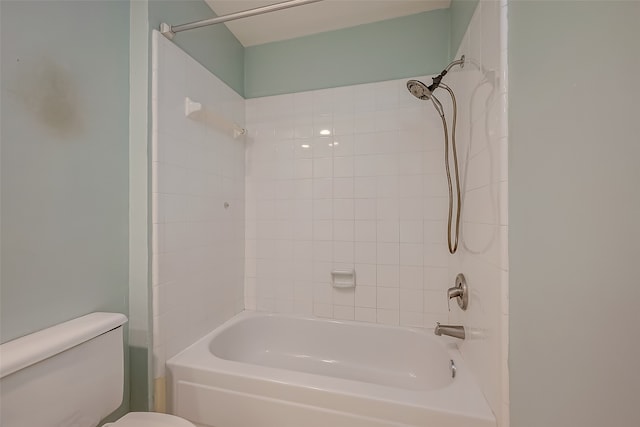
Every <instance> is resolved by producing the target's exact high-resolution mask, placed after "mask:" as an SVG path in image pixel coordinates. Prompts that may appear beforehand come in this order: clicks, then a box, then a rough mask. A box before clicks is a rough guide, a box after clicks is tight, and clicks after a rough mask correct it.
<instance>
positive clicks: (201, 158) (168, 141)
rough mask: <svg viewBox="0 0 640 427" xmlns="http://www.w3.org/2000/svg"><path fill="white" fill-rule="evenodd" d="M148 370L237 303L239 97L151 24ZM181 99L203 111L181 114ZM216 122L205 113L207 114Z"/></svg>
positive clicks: (240, 272) (160, 370)
mask: <svg viewBox="0 0 640 427" xmlns="http://www.w3.org/2000/svg"><path fill="white" fill-rule="evenodd" d="M153 43H154V46H153V48H154V55H153V94H152V97H153V99H152V105H153V106H152V108H153V146H152V203H153V207H152V223H153V234H152V257H153V258H152V274H151V275H152V284H153V287H152V294H153V334H154V337H153V343H154V348H153V354H154V369H155V372H154V377H155V378H162V377H163V376H164V369H165V360H166V359H169V358H170V357H172V356H173V355H175V354H176V353H178V352H179V351H181V350H183V349H184V348H185V347H187V346H188V345H190V344H192V343H193V342H195V341H196V340H197V339H198V338H200V337H201V336H203V335H205V334H206V333H207V332H209V331H211V330H213V329H214V328H215V327H217V326H218V325H220V324H221V323H223V322H224V321H225V320H227V319H229V318H230V317H232V316H233V315H234V314H235V313H238V312H239V311H241V310H242V309H243V286H244V278H243V277H244V260H243V257H244V144H243V138H244V137H240V138H238V139H234V138H233V132H232V129H231V128H230V127H228V126H227V125H226V124H225V121H229V122H235V123H239V124H242V123H244V99H242V97H241V96H240V95H238V94H237V93H235V92H234V91H233V90H232V89H230V88H229V87H228V86H227V85H226V84H224V83H223V82H222V81H220V80H219V79H218V78H217V77H215V76H214V75H213V74H211V73H210V72H209V71H207V70H206V69H205V68H204V67H202V66H201V65H200V64H198V63H197V62H196V61H195V60H193V59H192V58H191V57H189V56H188V55H187V54H186V53H184V52H183V51H182V50H180V48H178V47H177V46H175V45H174V44H173V43H171V42H170V41H168V40H167V39H166V38H164V37H163V36H160V35H159V33H158V32H157V31H154V37H153ZM185 97H190V98H191V99H192V100H193V101H195V102H199V103H201V104H202V106H203V108H204V113H203V114H201V115H199V116H198V115H196V116H195V117H185ZM212 117H213V118H214V120H211V118H212Z"/></svg>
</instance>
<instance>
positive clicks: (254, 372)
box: [166, 310, 496, 425]
mask: <svg viewBox="0 0 640 427" xmlns="http://www.w3.org/2000/svg"><path fill="white" fill-rule="evenodd" d="M256 317H258V318H259V317H280V318H288V319H292V320H296V319H304V320H310V321H314V322H329V323H334V324H350V325H357V326H364V327H369V328H376V329H386V330H403V331H407V330H409V331H412V332H416V333H418V334H420V335H424V336H425V337H428V339H430V340H432V341H433V342H439V341H440V340H439V339H437V338H435V337H433V338H432V337H431V336H430V335H428V333H427V331H425V330H421V329H418V328H407V327H402V326H394V325H381V324H374V323H366V322H355V321H349V320H336V319H322V318H315V317H309V316H299V315H295V314H280V313H271V312H260V311H249V310H245V311H242V312H240V313H238V314H236V315H235V316H234V317H232V318H231V319H229V320H227V321H226V322H224V323H223V324H222V325H220V326H219V327H217V328H216V329H214V330H213V331H211V332H209V333H208V334H206V335H205V336H203V337H202V338H200V339H199V340H197V341H196V342H195V343H193V344H192V345H190V346H189V347H187V348H186V349H184V350H183V351H181V352H180V353H178V354H177V355H175V356H173V357H172V358H170V359H169V360H167V362H166V363H167V373H168V376H169V378H168V381H169V384H168V387H169V388H172V387H174V385H175V384H174V382H175V381H174V380H175V379H174V377H181V378H178V379H177V380H178V381H187V382H191V383H199V381H201V380H203V379H204V380H207V379H209V380H212V379H215V378H217V379H220V380H222V379H224V382H225V383H229V384H232V383H233V380H232V378H234V377H236V378H240V379H241V381H239V382H240V383H242V384H247V383H248V382H251V381H257V382H258V383H260V384H267V383H275V384H279V385H283V386H287V387H302V388H304V389H312V390H317V391H323V392H326V393H331V394H335V395H342V396H345V397H347V396H348V397H351V398H356V399H360V398H366V399H370V400H373V401H376V402H380V403H384V404H392V405H400V406H404V407H411V408H415V409H419V410H428V411H436V412H443V413H450V414H457V415H461V416H468V417H473V418H479V419H483V420H485V421H491V422H493V423H494V424H493V425H495V420H496V418H495V416H494V414H493V412H492V411H491V409H490V407H489V405H488V403H487V401H486V399H485V397H484V395H483V393H482V392H481V390H480V388H479V386H478V384H477V382H476V381H475V378H474V376H473V375H472V373H471V372H470V371H469V369H468V367H467V365H466V364H465V362H464V360H463V358H462V355H461V353H460V351H459V350H458V348H457V346H456V345H455V343H453V342H451V340H449V339H445V340H443V341H445V342H444V343H440V344H439V345H442V346H443V347H444V349H445V350H446V351H447V353H448V355H449V356H450V359H452V360H453V361H454V363H455V364H456V378H455V379H454V380H453V381H452V382H451V383H449V384H447V385H445V386H444V387H442V388H438V389H432V390H408V389H402V388H398V387H392V386H384V385H379V384H374V383H367V382H361V381H356V380H350V379H344V378H338V377H329V376H324V375H319V374H313V373H308V372H301V371H291V370H287V369H282V368H275V367H268V366H262V365H256V364H251V363H246V362H238V361H233V360H227V359H222V358H220V357H218V356H216V355H215V354H213V353H212V352H211V351H210V343H211V340H213V339H214V338H215V337H216V336H217V335H218V334H220V333H221V332H222V331H223V330H226V329H228V328H230V327H232V326H233V325H235V324H236V323H239V322H242V321H244V320H247V319H251V318H256ZM198 374H200V375H198ZM212 382H213V383H214V384H215V381H213V380H212ZM203 384H205V385H206V384H207V382H206V381H203ZM229 387H230V389H234V386H233V385H230V386H229ZM240 388H242V386H241V387H240ZM238 391H242V390H240V389H238ZM171 400H172V399H171V392H169V402H168V403H169V408H171V407H172V402H171ZM461 402H463V403H464V405H461V404H460V403H461Z"/></svg>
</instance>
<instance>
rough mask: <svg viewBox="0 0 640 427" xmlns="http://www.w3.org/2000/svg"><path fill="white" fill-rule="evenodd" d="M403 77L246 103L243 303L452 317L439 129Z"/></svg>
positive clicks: (426, 319)
mask: <svg viewBox="0 0 640 427" xmlns="http://www.w3.org/2000/svg"><path fill="white" fill-rule="evenodd" d="M405 84H406V80H395V81H387V82H381V83H373V84H363V85H357V86H348V87H341V88H336V89H326V90H317V91H311V92H303V93H296V94H287V95H279V96H272V97H265V98H257V99H250V100H247V111H246V113H247V127H248V129H249V137H248V139H247V145H246V203H247V206H246V277H245V307H246V308H247V309H257V310H265V311H275V312H283V313H298V314H303V315H315V316H319V317H326V318H335V319H351V320H353V319H355V320H360V321H366V322H377V323H384V324H393V325H398V324H400V325H406V326H417V327H433V326H434V324H435V322H436V321H447V319H448V309H447V301H446V296H445V295H446V294H445V291H446V288H447V285H448V284H449V283H450V282H451V281H452V279H451V278H450V277H449V272H448V268H447V266H448V256H447V249H446V240H445V239H446V232H445V230H446V222H445V221H446V218H445V216H446V212H447V185H446V181H445V175H444V166H443V157H444V148H443V142H442V125H441V122H440V118H439V116H437V114H435V111H434V110H433V107H432V105H431V104H430V103H426V102H422V101H419V100H417V99H415V98H413V97H412V96H411V95H410V94H409V93H408V92H407V89H406V86H405ZM335 269H339V270H348V269H354V270H355V274H356V282H357V286H356V287H355V289H334V288H332V285H331V272H332V270H335Z"/></svg>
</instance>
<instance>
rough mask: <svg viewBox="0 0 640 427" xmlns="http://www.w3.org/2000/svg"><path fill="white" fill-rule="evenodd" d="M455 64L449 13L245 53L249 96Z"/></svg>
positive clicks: (428, 70) (433, 13) (249, 49)
mask: <svg viewBox="0 0 640 427" xmlns="http://www.w3.org/2000/svg"><path fill="white" fill-rule="evenodd" d="M448 60H449V10H448V9H440V10H435V11H431V12H425V13H420V14H416V15H410V16H407V17H402V18H396V19H390V20H387V21H382V22H377V23H372V24H365V25H360V26H357V27H352V28H346V29H342V30H336V31H330V32H326V33H321V34H315V35H311V36H306V37H300V38H296V39H292V40H285V41H279V42H273V43H266V44H263V45H258V46H250V47H247V48H246V49H245V67H244V70H245V81H244V85H245V86H244V92H245V97H246V98H256V97H260V96H267V95H275V94H282V93H291V92H301V91H306V90H313V89H325V88H330V87H337V86H346V85H353V84H359V83H368V82H376V81H383V80H390V79H400V78H405V77H412V76H419V75H424V74H434V73H437V72H440V71H441V70H442V68H443V67H444V66H445V65H446V64H447V62H448Z"/></svg>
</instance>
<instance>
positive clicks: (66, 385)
mask: <svg viewBox="0 0 640 427" xmlns="http://www.w3.org/2000/svg"><path fill="white" fill-rule="evenodd" d="M126 322H127V318H126V317H125V316H124V315H123V314H119V313H92V314H88V315H86V316H83V317H79V318H77V319H73V320H70V321H68V322H65V323H61V324H59V325H56V326H52V327H50V328H47V329H44V330H42V331H39V332H35V333H33V334H29V335H26V336H24V337H21V338H18V339H15V340H13V341H10V342H8V343H5V344H2V345H0V401H2V410H1V411H0V426H2V427H95V426H97V425H98V424H99V423H100V421H102V420H103V419H104V418H105V417H106V416H107V415H109V414H110V413H112V412H113V411H115V410H116V409H117V408H118V407H119V406H120V404H121V403H122V396H123V390H124V351H123V350H124V348H123V338H122V334H123V332H122V330H123V325H124V324H125V323H126ZM105 426H110V427H195V426H194V425H193V424H192V423H190V422H189V421H187V420H185V419H182V418H179V417H175V416H173V415H167V414H158V413H152V412H131V413H129V414H126V415H125V416H123V417H122V418H120V419H119V420H118V421H116V422H114V423H109V424H105Z"/></svg>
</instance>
